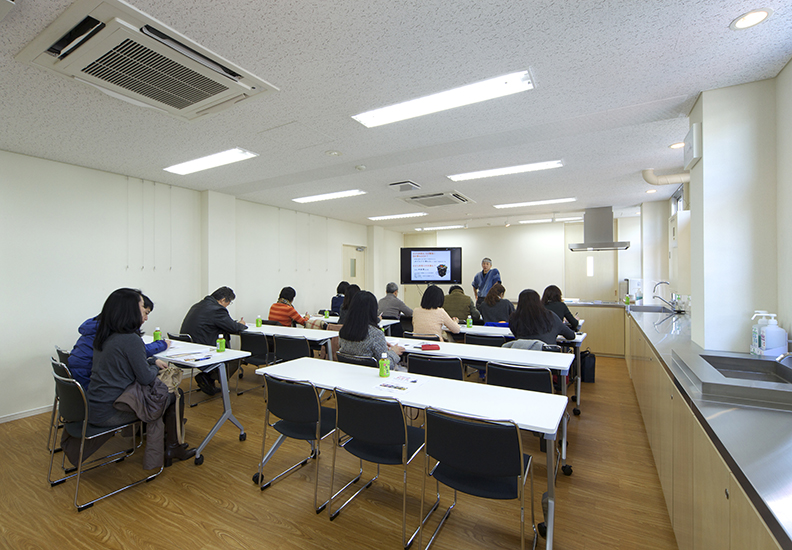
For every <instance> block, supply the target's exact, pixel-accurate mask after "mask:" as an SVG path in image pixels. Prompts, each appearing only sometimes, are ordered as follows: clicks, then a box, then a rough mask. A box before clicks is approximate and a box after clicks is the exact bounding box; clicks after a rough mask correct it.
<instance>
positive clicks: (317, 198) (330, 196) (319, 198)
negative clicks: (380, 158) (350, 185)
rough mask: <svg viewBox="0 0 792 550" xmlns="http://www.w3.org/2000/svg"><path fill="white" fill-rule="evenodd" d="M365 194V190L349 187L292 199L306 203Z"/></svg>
mask: <svg viewBox="0 0 792 550" xmlns="http://www.w3.org/2000/svg"><path fill="white" fill-rule="evenodd" d="M365 194H366V192H365V191H361V190H360V189H351V190H349V191H337V192H336V193H325V194H324V195H313V196H310V197H300V198H298V199H292V200H293V201H294V202H299V203H306V202H318V201H329V200H332V199H343V198H346V197H356V196H358V195H365Z"/></svg>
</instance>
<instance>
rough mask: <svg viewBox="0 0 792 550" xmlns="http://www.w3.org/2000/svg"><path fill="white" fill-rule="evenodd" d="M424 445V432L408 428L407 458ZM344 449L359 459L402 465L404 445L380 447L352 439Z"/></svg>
mask: <svg viewBox="0 0 792 550" xmlns="http://www.w3.org/2000/svg"><path fill="white" fill-rule="evenodd" d="M423 443H424V431H423V429H421V428H416V427H415V426H407V458H410V457H411V456H412V455H414V454H415V452H416V451H417V450H418V449H420V448H421V445H423ZM344 449H346V450H347V451H349V452H350V453H351V454H352V455H354V456H356V457H357V458H360V459H363V460H366V461H368V462H375V463H377V464H401V463H402V445H379V444H371V443H366V442H364V441H360V440H358V439H355V438H352V439H350V440H349V441H347V442H346V444H345V445H344Z"/></svg>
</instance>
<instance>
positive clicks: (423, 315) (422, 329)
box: [413, 285, 461, 338]
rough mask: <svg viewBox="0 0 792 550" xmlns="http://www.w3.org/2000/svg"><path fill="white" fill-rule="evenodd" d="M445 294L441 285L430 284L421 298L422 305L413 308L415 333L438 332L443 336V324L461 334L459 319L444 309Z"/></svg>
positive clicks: (450, 330)
mask: <svg viewBox="0 0 792 550" xmlns="http://www.w3.org/2000/svg"><path fill="white" fill-rule="evenodd" d="M444 300H445V295H444V294H443V291H442V289H441V288H440V287H439V286H434V285H432V286H430V287H429V288H427V289H426V292H424V295H423V297H422V298H421V307H419V308H416V309H415V310H413V332H414V333H415V334H436V335H437V336H439V337H440V338H443V325H445V327H446V330H448V331H449V332H453V333H454V334H459V331H460V330H461V329H460V327H459V325H458V324H457V323H458V321H459V319H457V318H456V317H451V316H450V315H448V313H446V310H444V309H443V301H444Z"/></svg>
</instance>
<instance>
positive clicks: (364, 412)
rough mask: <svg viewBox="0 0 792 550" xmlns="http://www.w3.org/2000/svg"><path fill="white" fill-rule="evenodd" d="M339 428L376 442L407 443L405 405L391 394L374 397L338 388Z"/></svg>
mask: <svg viewBox="0 0 792 550" xmlns="http://www.w3.org/2000/svg"><path fill="white" fill-rule="evenodd" d="M334 393H335V398H336V427H337V428H339V429H340V430H342V431H343V432H344V433H346V434H347V435H349V436H351V437H353V438H354V439H357V440H358V441H363V442H366V443H371V444H373V445H404V444H405V442H406V441H407V417H406V415H405V414H404V408H403V407H402V406H401V404H400V403H399V402H398V401H397V400H396V399H392V398H389V397H371V396H366V395H360V394H356V393H352V392H347V391H343V390H339V389H336V390H335V391H334Z"/></svg>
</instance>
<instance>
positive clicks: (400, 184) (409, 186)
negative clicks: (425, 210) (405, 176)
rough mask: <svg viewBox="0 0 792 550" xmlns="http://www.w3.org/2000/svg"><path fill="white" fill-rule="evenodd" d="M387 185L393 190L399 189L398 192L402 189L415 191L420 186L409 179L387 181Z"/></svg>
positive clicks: (402, 190)
mask: <svg viewBox="0 0 792 550" xmlns="http://www.w3.org/2000/svg"><path fill="white" fill-rule="evenodd" d="M388 187H390V188H391V189H393V190H395V191H399V192H400V193H402V192H404V191H417V190H418V189H420V188H421V186H420V185H418V184H417V183H415V182H414V181H410V180H405V181H397V182H396V183H389V184H388Z"/></svg>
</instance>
